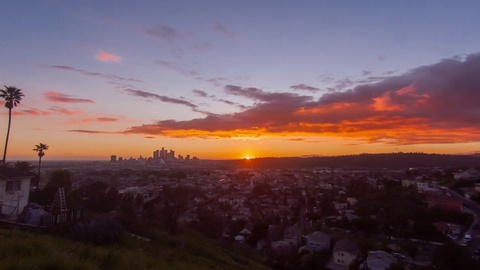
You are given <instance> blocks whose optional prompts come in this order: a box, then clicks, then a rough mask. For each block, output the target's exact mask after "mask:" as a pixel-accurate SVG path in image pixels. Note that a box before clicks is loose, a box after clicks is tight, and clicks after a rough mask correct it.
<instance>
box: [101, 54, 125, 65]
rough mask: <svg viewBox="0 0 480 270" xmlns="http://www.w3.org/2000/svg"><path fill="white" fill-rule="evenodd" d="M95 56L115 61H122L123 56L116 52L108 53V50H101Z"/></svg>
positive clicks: (106, 60) (103, 60) (105, 60)
mask: <svg viewBox="0 0 480 270" xmlns="http://www.w3.org/2000/svg"><path fill="white" fill-rule="evenodd" d="M95 58H97V59H98V60H100V61H102V62H114V63H120V62H122V57H120V56H118V55H115V54H111V53H108V52H99V53H97V55H95Z"/></svg>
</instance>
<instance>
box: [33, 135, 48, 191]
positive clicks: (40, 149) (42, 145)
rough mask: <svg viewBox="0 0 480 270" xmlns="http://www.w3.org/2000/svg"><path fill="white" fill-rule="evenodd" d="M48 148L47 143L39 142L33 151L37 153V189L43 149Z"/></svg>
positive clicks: (43, 153) (43, 154)
mask: <svg viewBox="0 0 480 270" xmlns="http://www.w3.org/2000/svg"><path fill="white" fill-rule="evenodd" d="M47 149H48V145H46V144H43V143H40V144H37V145H35V148H33V151H36V152H37V153H38V181H37V189H38V185H39V184H40V167H41V166H42V157H43V156H45V150H47Z"/></svg>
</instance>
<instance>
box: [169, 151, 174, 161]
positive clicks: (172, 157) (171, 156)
mask: <svg viewBox="0 0 480 270" xmlns="http://www.w3.org/2000/svg"><path fill="white" fill-rule="evenodd" d="M169 156H170V159H175V151H173V150H170V155H169Z"/></svg>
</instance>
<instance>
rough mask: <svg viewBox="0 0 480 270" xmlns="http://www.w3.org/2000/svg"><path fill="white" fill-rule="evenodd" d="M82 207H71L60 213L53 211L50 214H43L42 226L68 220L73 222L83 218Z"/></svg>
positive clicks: (54, 224) (49, 225) (51, 225)
mask: <svg viewBox="0 0 480 270" xmlns="http://www.w3.org/2000/svg"><path fill="white" fill-rule="evenodd" d="M82 214H83V211H82V209H71V210H67V211H62V212H60V213H52V214H51V215H50V216H42V217H41V219H40V226H43V227H53V226H57V225H60V224H63V223H67V222H73V221H76V220H79V219H81V218H82Z"/></svg>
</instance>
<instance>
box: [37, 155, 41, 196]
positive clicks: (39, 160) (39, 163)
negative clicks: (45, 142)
mask: <svg viewBox="0 0 480 270" xmlns="http://www.w3.org/2000/svg"><path fill="white" fill-rule="evenodd" d="M40 166H42V156H38V179H37V190H38V187H39V186H40Z"/></svg>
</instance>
